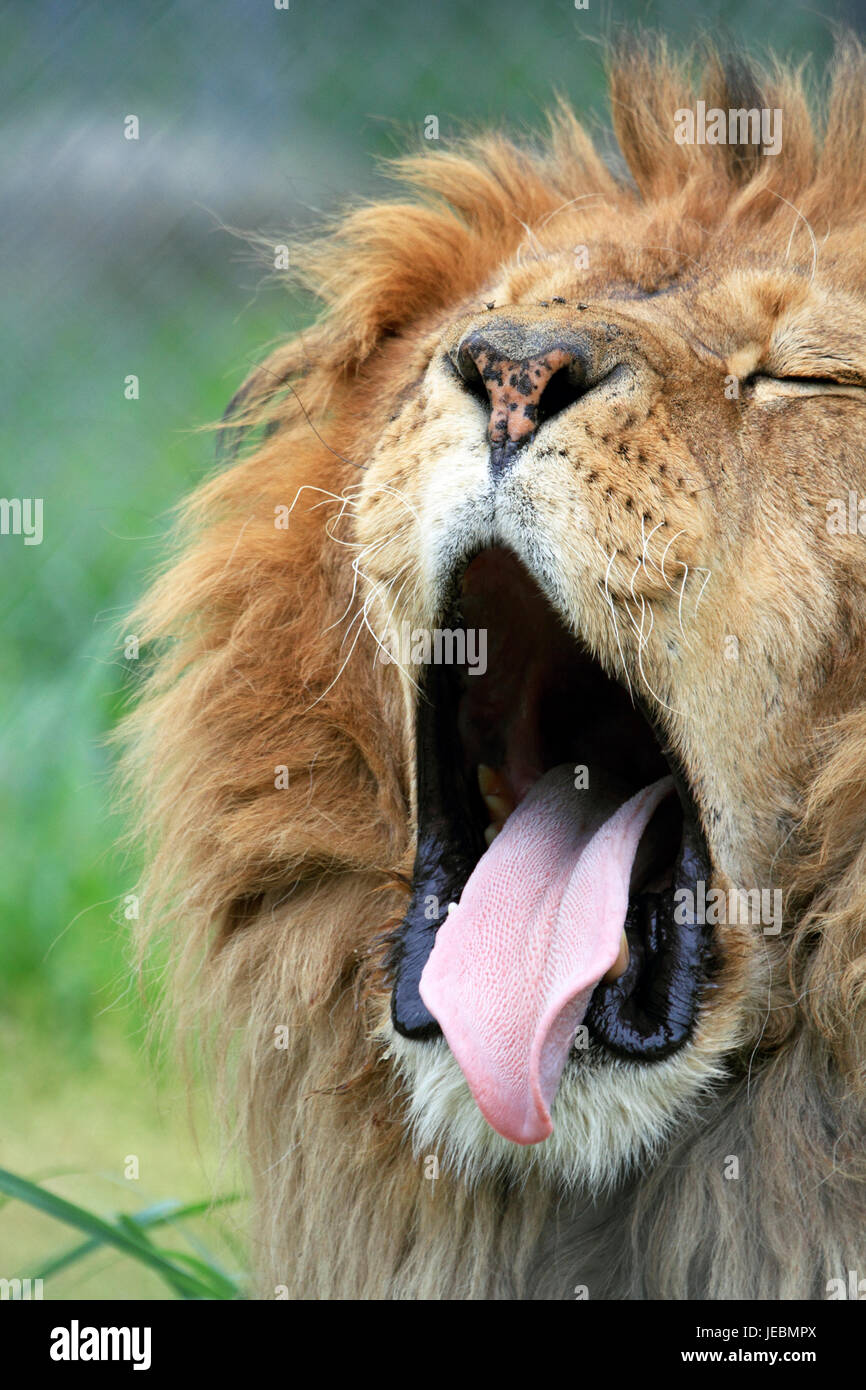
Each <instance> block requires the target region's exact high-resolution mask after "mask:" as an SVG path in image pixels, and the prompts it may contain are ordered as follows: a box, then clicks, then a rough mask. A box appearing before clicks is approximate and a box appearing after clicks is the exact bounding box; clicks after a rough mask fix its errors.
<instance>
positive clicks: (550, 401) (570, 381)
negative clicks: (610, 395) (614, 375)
mask: <svg viewBox="0 0 866 1390" xmlns="http://www.w3.org/2000/svg"><path fill="white" fill-rule="evenodd" d="M586 389H587V388H586V382H585V381H584V380H583V379H582V378H581V379H580V380H577V379H576V377H575V375H574V372H573V371H572V369H571V368H569V367H561V368H560V369H559V371H558V372H554V373H553V376H552V377H551V378H550V380H549V381H548V383H547V385H546V386H545V388H544V390H543V391H542V393H541V397H540V399H539V402H538V411H537V417H536V418H537V424H539V425H542V424H543V423H544V421H545V420H551V419H552V418H553V416H554V415H559V414H560V412H561V411H563V410H567V409H568V407H569V406H570V405H574V403H575V401H579V400H580V398H581V396H583V395H584V394H585V393H586Z"/></svg>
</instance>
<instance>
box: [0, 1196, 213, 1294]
mask: <svg viewBox="0 0 866 1390" xmlns="http://www.w3.org/2000/svg"><path fill="white" fill-rule="evenodd" d="M0 1191H2V1192H5V1193H6V1195H7V1196H8V1197H14V1198H15V1199H16V1200H17V1201H19V1202H25V1203H26V1204H27V1205H28V1206H30V1207H33V1208H35V1210H37V1211H41V1212H43V1213H44V1214H45V1215H46V1216H53V1217H54V1219H55V1220H56V1221H62V1222H64V1223H65V1225H67V1226H73V1227H74V1228H75V1229H76V1230H79V1231H82V1232H83V1233H84V1234H85V1235H86V1236H89V1237H90V1238H91V1239H92V1240H96V1241H98V1242H99V1243H101V1244H103V1245H113V1246H114V1247H115V1249H117V1250H121V1251H123V1253H124V1254H125V1255H130V1256H131V1257H132V1258H133V1259H135V1260H138V1262H139V1263H140V1264H144V1265H147V1266H148V1267H149V1268H151V1269H153V1270H154V1271H155V1272H156V1273H157V1274H159V1275H160V1277H161V1278H162V1279H164V1280H165V1281H166V1283H168V1284H169V1285H170V1286H171V1288H172V1289H174V1291H175V1292H179V1291H180V1289H181V1288H183V1289H184V1290H185V1294H184V1296H185V1297H187V1298H213V1297H214V1293H213V1288H212V1286H211V1285H210V1284H204V1283H203V1282H202V1281H201V1279H197V1278H195V1277H194V1276H193V1275H192V1274H190V1273H189V1272H188V1271H187V1270H185V1269H183V1268H178V1266H177V1265H175V1264H173V1263H172V1261H171V1260H170V1259H168V1258H167V1257H166V1256H165V1255H163V1254H162V1253H161V1252H160V1251H159V1250H158V1249H157V1248H156V1246H154V1245H153V1244H152V1243H151V1242H150V1241H148V1240H147V1239H146V1237H144V1236H143V1235H142V1233H141V1232H140V1231H136V1232H135V1234H133V1233H132V1231H131V1230H130V1229H129V1227H122V1226H120V1225H113V1224H112V1223H111V1222H110V1221H105V1220H103V1218H102V1217H101V1216H96V1215H95V1213H93V1212H90V1211H87V1210H86V1208H84V1207H79V1206H77V1205H76V1204H75V1203H74V1202H68V1201H67V1200H66V1198H65V1197H58V1196H56V1195H55V1194H54V1193H53V1192H48V1191H47V1190H46V1189H45V1188H44V1187H39V1186H38V1184H37V1183H33V1182H30V1181H29V1180H28V1179H27V1178H22V1177H19V1176H18V1175H17V1174H16V1173H10V1172H8V1171H7V1170H6V1169H5V1168H0Z"/></svg>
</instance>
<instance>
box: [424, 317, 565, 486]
mask: <svg viewBox="0 0 866 1390" xmlns="http://www.w3.org/2000/svg"><path fill="white" fill-rule="evenodd" d="M533 339H534V341H533ZM452 361H453V363H454V365H455V367H456V368H457V371H458V372H459V373H460V376H461V377H462V378H463V381H464V382H465V384H466V386H467V387H468V388H469V390H471V391H472V392H473V394H474V395H475V396H477V397H478V399H479V400H481V401H483V402H484V403H485V404H486V405H487V406H488V408H489V410H490V419H489V421H488V425H487V436H488V439H489V441H490V451H491V463H492V467H493V470H494V472H499V471H502V469H503V468H505V467H506V466H507V464H508V463H509V462H510V461H511V460H512V459H513V457H514V455H515V454H516V452H517V451H518V449H520V448H521V447H522V446H523V445H524V444H526V443H528V441H529V440H530V439H531V438H532V436H533V435H534V434H535V432H536V430H537V429H538V428H539V426H540V425H542V424H543V423H544V421H545V420H549V419H551V418H552V417H553V416H555V415H558V414H559V413H560V412H561V411H563V410H566V409H567V408H568V407H569V406H570V405H573V404H574V402H575V401H577V400H579V399H580V397H581V396H582V395H583V394H584V392H585V391H586V390H587V389H588V386H587V381H586V377H587V352H586V347H585V345H584V344H583V343H581V342H580V341H579V340H578V339H577V337H574V338H573V339H570V338H569V337H568V335H563V336H559V337H558V338H557V339H556V340H555V341H547V342H544V341H543V340H542V339H541V338H540V335H538V334H537V332H536V333H533V332H531V331H529V332H525V331H524V330H521V329H518V328H516V327H515V326H513V325H505V326H504V328H502V329H500V330H499V331H498V332H497V331H494V332H488V331H485V330H484V329H474V330H472V331H470V332H469V333H467V334H466V335H465V336H464V337H463V338H462V339H461V342H460V344H459V346H458V348H457V351H456V353H455V354H454V355H453V357H452Z"/></svg>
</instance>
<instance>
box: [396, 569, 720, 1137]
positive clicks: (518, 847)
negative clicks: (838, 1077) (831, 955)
mask: <svg viewBox="0 0 866 1390" xmlns="http://www.w3.org/2000/svg"><path fill="white" fill-rule="evenodd" d="M451 607H452V612H451V614H450V622H449V627H451V628H454V627H457V626H458V625H459V626H462V627H463V628H465V629H466V631H467V633H468V632H470V631H474V632H475V633H476V634H477V635H478V636H480V635H481V634H486V667H485V669H483V671H482V666H481V664H480V663H479V664H478V666H477V667H476V669H474V670H473V668H472V667H471V666H467V665H463V666H457V665H447V664H438V665H437V664H431V665H428V666H427V667H426V669H425V675H424V679H423V682H422V695H421V698H420V699H419V703H418V714H417V762H418V848H417V854H416V861H415V868H414V875H413V885H412V899H411V902H410V906H409V911H408V913H407V915H406V918H405V920H404V922H403V924H402V926H401V927H400V929H399V931H398V932H397V933H396V936H395V939H394V946H393V952H392V959H391V966H392V972H393V978H394V989H393V995H392V1015H393V1021H394V1026H395V1028H396V1029H397V1030H398V1032H400V1033H402V1034H403V1035H404V1036H406V1037H409V1038H413V1039H416V1040H419V1041H423V1040H425V1039H432V1038H435V1037H438V1036H439V1035H440V1033H441V1034H444V1036H445V1038H446V1040H447V1042H448V1044H449V1046H450V1048H451V1050H452V1052H453V1053H454V1056H455V1058H456V1060H457V1061H458V1063H459V1065H460V1066H461V1068H462V1070H463V1072H464V1075H465V1076H466V1079H467V1082H468V1084H469V1087H470V1090H471V1091H472V1093H473V1095H474V1096H475V1099H476V1101H477V1102H478V1104H479V1107H480V1108H481V1110H482V1112H483V1113H484V1115H485V1117H486V1118H487V1119H488V1121H489V1122H490V1123H491V1124H492V1125H493V1127H494V1128H495V1129H497V1130H499V1132H500V1133H502V1134H504V1135H505V1136H506V1137H507V1138H509V1139H512V1140H514V1141H515V1142H517V1143H524V1144H526V1143H536V1142H538V1141H539V1140H541V1139H544V1138H546V1137H547V1136H548V1135H549V1134H550V1133H551V1130H552V1124H551V1120H550V1107H551V1104H552V1101H553V1097H554V1095H555V1093H556V1090H557V1087H558V1085H559V1081H560V1078H561V1075H562V1072H563V1070H564V1068H565V1067H566V1065H568V1062H569V1058H570V1057H571V1056H572V1055H573V1053H574V1050H575V1048H576V1047H577V1048H580V1047H581V1046H586V1045H587V1042H588V1040H589V1039H592V1040H593V1041H594V1042H595V1043H596V1044H600V1045H602V1046H603V1047H604V1048H606V1049H607V1050H608V1051H609V1052H610V1053H612V1054H614V1055H615V1056H619V1057H625V1058H630V1059H633V1060H635V1061H641V1062H646V1063H650V1062H654V1061H658V1060H660V1059H662V1058H664V1057H667V1056H669V1055H671V1054H672V1053H673V1052H675V1051H676V1050H677V1049H678V1048H680V1047H681V1046H682V1045H683V1044H684V1043H685V1042H686V1041H687V1040H688V1038H689V1036H690V1034H691V1032H692V1030H693V1028H694V1024H695V1019H696V1015H697V1009H698V1004H699V1000H700V994H701V990H702V987H703V985H704V983H705V982H706V978H707V973H708V968H709V961H710V946H711V943H710V930H709V929H708V928H707V927H706V926H705V925H703V924H701V923H698V922H696V921H695V920H694V912H693V911H690V910H689V905H690V904H694V902H695V901H696V886H697V882H698V881H699V880H700V879H704V880H707V879H708V878H709V855H708V851H707V847H706V843H705V840H704V837H703V834H702V831H701V828H700V820H699V816H698V812H697V808H696V806H695V803H694V801H693V799H692V796H691V793H690V790H689V787H688V783H687V780H686V778H685V777H684V776H683V774H682V771H681V770H680V769H679V767H678V766H677V765H676V761H675V759H674V758H673V757H672V755H671V753H670V750H669V749H667V748H665V746H664V744H663V741H662V739H661V737H660V735H659V732H658V730H657V729H656V728H655V727H654V725H653V723H652V721H651V719H650V718H649V717H648V714H647V712H646V711H645V710H644V709H643V708H641V706H640V704H639V703H638V702H636V701H635V702H633V699H632V696H631V694H630V692H629V691H628V690H627V689H626V688H625V687H624V686H622V685H620V684H619V683H618V682H617V681H615V680H613V679H611V678H610V677H609V676H608V675H607V674H606V673H605V672H604V671H603V670H602V668H601V667H600V666H599V664H598V663H597V662H596V661H595V660H594V659H593V658H592V657H591V656H590V655H589V654H588V653H587V652H586V651H585V650H584V649H583V648H582V647H581V645H580V644H579V643H578V642H577V641H576V640H575V638H574V637H573V636H572V635H571V634H570V633H569V632H568V631H567V629H566V628H565V626H564V625H563V623H562V622H561V620H560V619H559V617H558V615H557V614H556V613H555V612H554V610H553V609H552V607H551V605H550V604H549V602H548V600H547V599H546V598H545V596H544V595H543V593H542V592H541V590H540V589H539V587H538V586H537V584H536V583H535V581H534V580H533V579H532V577H531V575H530V574H529V572H528V571H527V570H526V569H525V568H524V567H523V565H522V564H521V563H520V561H519V560H518V559H517V558H516V556H514V555H513V554H512V553H511V552H510V551H508V550H505V549H501V548H495V549H489V550H485V551H482V552H481V553H480V554H478V555H476V556H475V558H474V559H473V560H472V561H471V562H470V563H469V564H468V566H467V567H466V569H465V570H464V571H463V573H462V575H457V576H455V592H454V597H453V602H452V605H451ZM476 640H477V639H476ZM479 645H480V644H479ZM475 649H476V651H477V650H478V649H479V647H478V646H476V648H475ZM482 649H483V648H482ZM683 889H685V890H687V892H686V893H683V892H682V891H681V890H683Z"/></svg>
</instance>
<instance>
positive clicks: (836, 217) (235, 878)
mask: <svg viewBox="0 0 866 1390" xmlns="http://www.w3.org/2000/svg"><path fill="white" fill-rule="evenodd" d="M864 77H866V66H864V59H863V57H862V55H861V53H860V51H859V50H858V49H857V48H856V47H854V46H852V45H848V46H847V47H845V48H844V49H843V50H842V52H841V53H840V55H839V56H838V57H837V61H836V65H835V69H834V72H833V74H832V79H831V83H830V91H829V101H828V104H827V114H826V119H825V121H824V123H823V126H822V128H821V129H820V130H819V129H818V126H817V122H816V120H815V119H814V118H813V116H812V114H811V113H810V109H809V104H808V102H807V100H806V97H805V95H804V91H803V89H802V86H801V83H800V79H799V77H797V76H793V75H790V74H786V73H785V72H783V71H782V70H777V71H775V72H774V74H773V75H771V76H769V77H768V76H766V75H763V76H762V75H761V74H757V75H756V74H755V73H754V72H753V71H752V70H751V69H749V68H748V67H747V66H746V65H745V64H744V63H743V62H740V61H738V62H734V63H731V64H727V65H726V64H724V63H721V62H717V61H712V62H711V63H710V65H709V67H707V68H705V69H704V70H703V72H702V74H701V76H700V77H699V79H698V80H697V81H695V82H694V83H693V82H691V81H690V79H689V75H688V65H687V64H686V63H682V64H677V63H676V62H674V61H672V60H671V59H670V58H668V57H667V56H666V55H665V54H664V53H663V52H661V53H660V52H658V51H654V52H651V53H649V55H647V54H644V55H642V56H637V55H635V54H634V53H632V54H626V55H621V56H620V57H619V58H618V59H617V60H616V61H615V63H614V64H613V66H612V70H611V79H610V82H611V98H612V111H613V119H614V125H615V132H616V135H617V138H618V143H619V150H620V152H621V155H620V157H619V158H618V159H608V160H603V159H602V158H601V156H600V155H599V153H598V152H597V150H596V149H595V148H594V146H593V144H592V143H591V141H590V140H589V138H588V137H587V136H586V134H585V133H584V131H583V129H582V128H581V126H580V125H579V124H578V123H577V121H576V120H575V118H574V116H573V114H572V112H571V111H570V110H569V109H568V108H567V107H566V106H564V105H560V106H559V107H558V108H557V110H556V111H555V112H554V114H553V116H552V118H551V122H550V131H549V135H548V137H547V139H546V141H545V142H544V143H543V144H542V145H541V146H540V147H535V146H529V145H519V144H517V143H514V142H512V141H509V140H507V139H505V138H504V137H501V136H499V135H490V136H487V137H482V138H477V139H474V140H473V141H471V142H468V143H467V144H466V145H464V146H461V147H459V148H456V149H449V150H447V151H445V152H442V153H431V154H429V155H426V156H424V157H422V158H418V157H415V158H408V159H405V160H403V161H399V162H398V169H397V172H398V174H399V175H400V177H402V178H403V180H404V181H405V182H406V183H407V184H408V185H410V186H411V187H412V188H413V189H414V190H415V196H414V197H413V198H407V199H406V201H403V202H381V203H373V204H371V205H368V206H364V207H361V208H359V209H356V210H355V211H353V212H351V213H350V214H348V215H347V216H346V217H344V218H343V219H342V220H340V221H339V223H338V224H337V225H336V227H335V228H334V229H333V230H332V231H330V232H328V233H327V234H324V235H323V236H322V237H320V238H319V239H317V240H316V241H315V242H314V243H313V244H312V246H310V245H304V246H300V245H299V247H298V258H299V259H300V260H301V262H302V264H303V267H304V272H305V274H306V276H307V279H308V282H309V283H310V284H312V286H313V288H314V289H315V291H316V292H317V293H318V294H319V296H320V297H321V299H322V300H323V301H324V304H325V310H326V312H325V313H324V315H323V317H322V318H321V320H320V321H319V322H318V323H317V324H315V325H314V326H312V327H311V328H310V329H309V330H307V331H306V332H304V333H302V334H301V335H300V336H299V337H298V338H297V339H295V340H293V341H292V342H291V343H289V344H288V345H287V346H286V347H284V348H282V349H280V350H279V351H278V352H277V353H275V354H274V355H273V356H272V357H271V358H270V359H269V360H268V361H267V363H266V364H265V366H264V367H263V368H262V369H261V370H260V371H259V372H257V373H255V374H254V376H253V377H252V378H251V380H250V381H249V382H248V383H247V385H246V387H245V388H244V390H243V391H242V392H241V393H240V394H239V397H238V398H237V400H236V401H235V402H233V405H232V409H231V412H230V415H229V420H228V426H230V439H231V442H232V444H233V447H234V448H235V450H236V453H237V451H238V450H239V449H240V448H241V445H242V444H243V442H244V440H245V439H246V438H247V437H249V438H250V439H251V440H252V441H253V447H252V448H250V449H247V450H246V452H245V454H244V455H243V456H242V457H240V456H236V457H235V458H234V459H233V461H232V463H231V466H230V467H228V468H224V469H223V470H222V471H220V472H219V473H218V474H217V475H216V476H215V477H214V478H213V479H212V480H211V481H210V482H209V483H208V484H207V485H206V486H204V487H203V488H202V489H200V491H199V492H198V493H197V494H196V495H195V496H194V497H193V499H192V501H191V503H190V504H189V508H188V516H187V529H186V532H185V539H184V549H183V552H182V554H181V556H180V559H179V560H178V562H177V563H176V564H175V565H174V566H173V567H172V568H171V569H170V570H169V571H168V572H167V573H166V575H165V576H164V577H163V578H162V580H160V581H159V582H158V584H157V586H156V587H155V589H154V590H153V592H152V594H151V595H150V596H149V598H148V599H147V600H146V601H145V603H144V605H143V607H142V610H141V613H140V615H139V622H140V630H141V631H142V635H143V636H144V637H146V638H148V639H151V640H152V641H153V642H154V644H155V646H154V651H155V652H156V653H157V656H156V659H155V661H154V668H153V672H152V675H151V678H150V686H149V692H148V693H147V694H146V696H145V698H144V700H143V702H142V704H141V706H140V708H139V710H138V712H137V713H136V715H135V716H134V717H133V728H134V731H135V734H136V739H137V741H136V744H135V753H134V755H133V766H134V772H135V776H136V777H137V778H138V780H139V781H143V782H144V784H145V787H146V789H147V792H148V807H149V814H150V817H151V821H152V823H153V824H154V826H155V830H156V833H157V843H156V846H155V848H154V850H153V854H152V863H153V870H152V874H151V878H150V887H149V888H147V889H146V890H145V893H144V897H143V902H144V903H145V904H147V903H150V912H149V913H148V917H149V927H150V929H151V930H152V931H156V930H157V929H158V928H159V927H160V926H161V925H162V924H163V923H164V922H165V921H166V920H170V921H171V922H173V923H175V926H174V928H173V939H174V941H175V943H176V954H177V958H178V959H177V964H178V966H179V969H178V970H177V972H176V975H177V978H178V979H179V980H180V982H181V991H180V998H181V1000H182V1003H183V1007H188V1004H189V1000H190V998H194V999H196V1000H198V1001H201V1000H202V999H204V1000H205V1001H206V1002H207V1003H208V1004H209V1005H210V1006H211V1007H212V1017H213V1018H214V1019H215V1020H216V1024H217V1033H218V1036H219V1037H220V1039H221V1040H222V1041H223V1042H225V1043H226V1045H227V1050H228V1051H229V1053H231V1051H232V1048H231V1047H228V1044H230V1043H232V1044H233V1046H234V1050H235V1051H236V1052H237V1054H238V1058H239V1064H240V1068H241V1069H240V1072H239V1074H238V1085H239V1091H240V1096H241V1099H242V1102H243V1107H244V1114H245V1117H246V1125H247V1147H248V1154H249V1158H250V1162H251V1168H252V1173H253V1179H254V1184H255V1187H256V1191H257V1196H258V1210H259V1213H260V1215H259V1224H258V1227H257V1239H256V1244H255V1251H256V1263H257V1267H258V1269H259V1271H260V1273H261V1277H262V1287H263V1288H267V1287H269V1285H270V1284H271V1283H274V1284H278V1285H286V1286H288V1287H290V1288H292V1289H294V1290H295V1291H297V1292H304V1293H309V1292H311V1291H312V1292H314V1293H318V1294H320V1295H324V1296H327V1295H334V1294H341V1295H351V1294H355V1295H358V1294H360V1295H362V1296H377V1295H385V1296H427V1295H433V1296H474V1295H479V1296H489V1295H491V1294H497V1293H498V1294H502V1295H503V1296H534V1295H541V1294H543V1295H545V1296H562V1297H568V1296H572V1289H573V1288H574V1287H575V1286H578V1287H586V1288H588V1289H589V1290H590V1296H603V1295H604V1294H608V1295H613V1296H641V1295H644V1296H646V1295H649V1296H685V1295H687V1294H691V1295H698V1296H715V1297H731V1296H739V1297H785V1296H790V1295H793V1294H797V1295H808V1296H814V1297H822V1296H826V1293H825V1290H826V1289H827V1287H828V1281H830V1280H832V1279H834V1278H836V1277H838V1276H844V1275H845V1273H846V1271H847V1270H848V1268H849V1267H854V1266H855V1265H856V1249H857V1245H858V1240H862V1234H863V1230H864V1226H866V1222H864V1203H863V1196H862V1191H863V1189H862V1177H863V1172H862V1154H861V1143H862V1137H863V1127H862V1122H863V1092H864V1083H863V1076H864V1072H863V1065H864V1055H863V1040H864V1019H866V949H864V921H866V848H864V847H866V794H864V790H863V775H864V774H863V767H864V759H866V703H864V702H866V688H864V675H866V651H864V642H866V632H864V625H866V593H864V587H866V586H864V572H866V571H864V563H863V560H864V553H866V552H864V535H866V503H863V504H862V509H861V503H860V498H861V496H863V497H864V498H866V409H864V406H866V258H864V253H863V243H862V219H863V215H864V204H866V172H864V163H863V158H862V154H861V151H860V148H859V137H860V131H861V129H862V126H863V124H864V120H866V83H864ZM699 103H703V106H702V107H701V110H702V111H703V113H704V119H705V120H706V112H707V111H710V112H716V113H718V114H719V115H720V116H721V117H724V118H725V119H724V120H721V122H720V124H718V125H717V127H716V131H715V133H716V136H717V137H718V138H717V139H715V140H713V139H710V138H709V136H708V133H707V130H706V129H705V131H704V138H703V139H701V138H700V137H699V136H696V137H695V139H694V141H693V142H691V143H690V142H689V141H688V140H687V139H686V140H681V132H682V130H683V129H684V128H685V123H684V120H683V113H684V112H686V113H688V112H696V111H698V106H699ZM750 112H755V113H760V112H770V113H773V115H774V120H775V121H776V126H775V128H774V143H773V145H772V146H771V145H769V144H768V142H767V141H766V140H764V139H763V134H762V127H761V123H760V121H757V122H756V123H755V125H754V127H751V126H750V124H749V120H748V115H749V113H750ZM728 115H730V116H731V118H732V120H731V123H730V127H729V126H728V125H727V124H726V120H727V117H728ZM741 117H746V118H747V119H745V120H742V119H740V118H741ZM750 130H753V132H754V133H755V140H754V143H751V142H750V139H749V138H747V137H748V135H749V131H750ZM678 132H679V133H678ZM729 134H730V137H731V138H728V137H729ZM166 639H170V640H166ZM192 978H194V979H195V980H196V981H197V983H198V989H197V990H192V989H191V986H190V980H191V979H192ZM177 1007H178V1008H180V1007H181V1003H179V1004H178V1006H177ZM443 1186H444V1187H445V1188H446V1189H447V1190H448V1193H449V1194H450V1195H449V1196H448V1197H444V1196H443V1195H442V1187H443ZM437 1189H438V1190H437ZM860 1249H861V1254H862V1246H861V1247H860ZM335 1251H339V1254H338V1255H337V1256H335V1253H334V1252H335Z"/></svg>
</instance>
